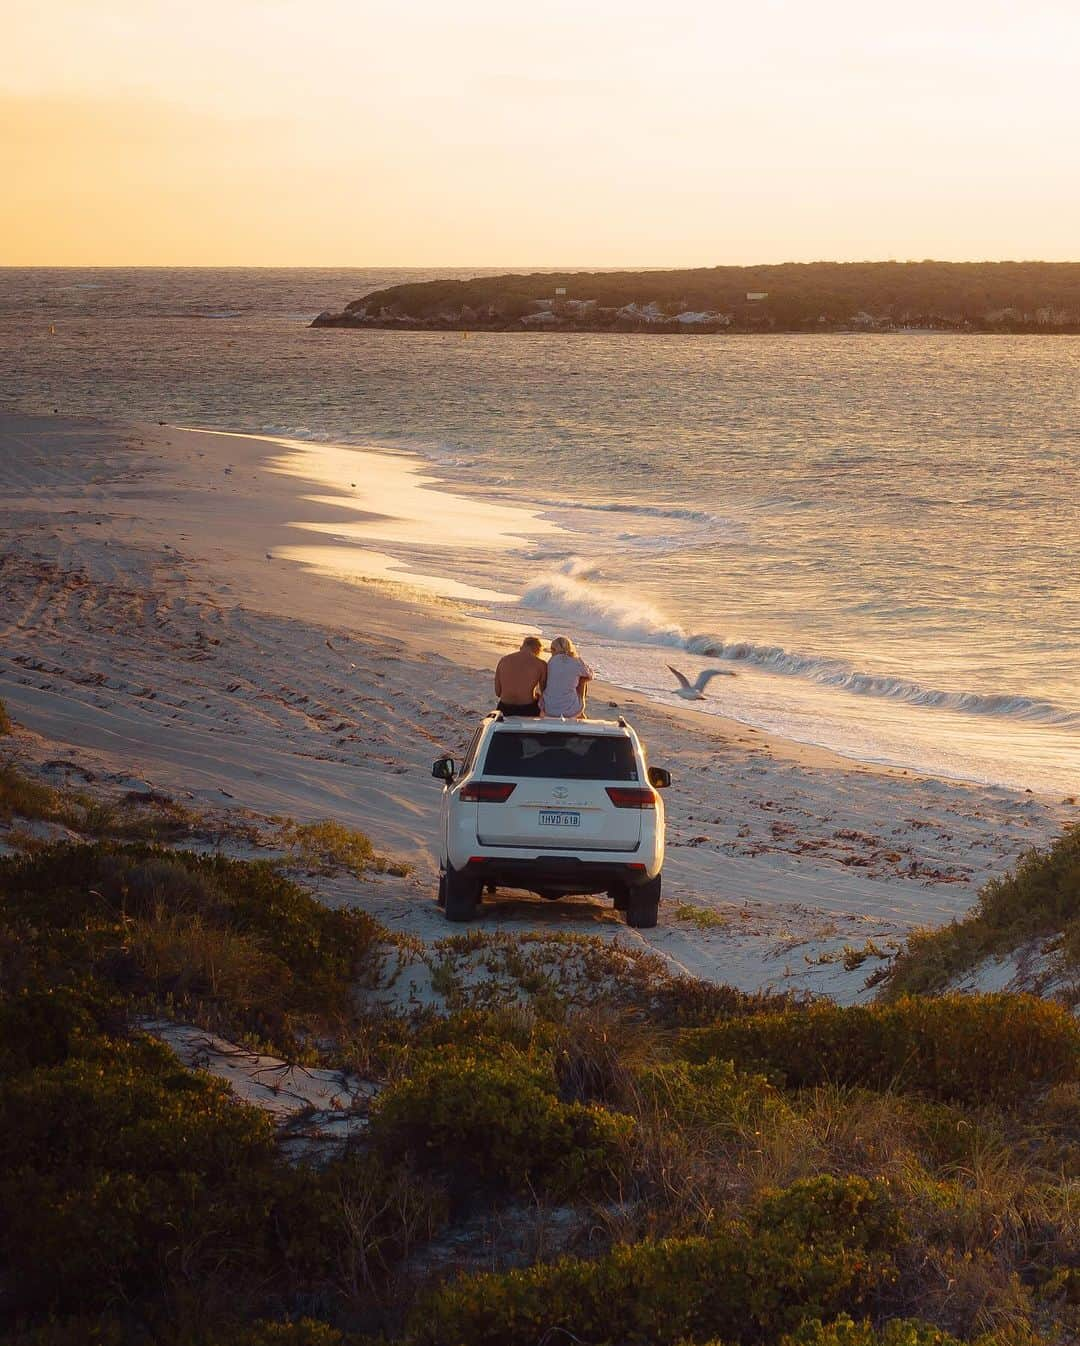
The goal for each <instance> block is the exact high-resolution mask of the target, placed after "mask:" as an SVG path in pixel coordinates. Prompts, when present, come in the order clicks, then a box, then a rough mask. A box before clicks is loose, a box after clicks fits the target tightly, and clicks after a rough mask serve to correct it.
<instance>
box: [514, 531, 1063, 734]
mask: <svg viewBox="0 0 1080 1346" xmlns="http://www.w3.org/2000/svg"><path fill="white" fill-rule="evenodd" d="M579 567H580V568H579ZM595 574H596V572H595V570H591V569H590V568H589V567H588V565H587V564H586V563H583V562H580V561H579V560H578V558H576V557H573V558H570V559H569V560H568V561H566V562H564V563H563V565H562V566H560V567H559V570H558V571H557V572H552V573H548V574H546V575H542V576H541V577H540V578H539V579H538V580H537V581H536V582H535V583H534V584H532V585H530V586H529V588H528V589H526V590H525V592H524V594H522V596H521V598H520V600H519V602H520V604H521V606H522V607H527V608H537V609H540V610H542V611H545V612H548V613H551V614H552V615H557V616H560V617H565V618H566V619H568V620H569V621H571V622H573V623H575V624H576V625H578V626H583V627H585V628H587V629H588V630H590V631H592V632H594V633H595V634H596V635H602V636H607V637H609V638H612V639H615V640H625V641H632V642H635V643H637V644H644V645H661V646H665V647H667V648H669V649H684V650H687V651H689V652H690V653H692V654H697V655H700V656H701V657H703V658H706V659H722V660H724V661H726V662H729V663H745V664H749V665H751V666H753V667H755V668H760V669H763V670H765V671H767V672H770V673H781V674H785V675H787V676H789V677H800V678H806V679H808V680H810V681H812V682H816V683H818V684H819V685H821V686H824V687H835V688H837V689H838V690H841V691H845V692H852V693H855V694H856V695H859V696H876V697H883V698H887V699H888V700H892V701H904V702H906V703H907V704H909V705H912V706H926V707H931V708H934V709H941V710H952V711H959V712H961V713H963V714H968V715H990V716H1000V717H1003V718H1008V719H1017V720H1028V721H1033V722H1037V723H1041V724H1052V725H1077V724H1080V714H1077V713H1076V712H1073V711H1069V710H1065V709H1063V708H1062V707H1060V706H1056V705H1054V704H1053V702H1050V701H1046V700H1043V699H1040V698H1038V697H1030V696H1024V695H1022V694H1020V693H1008V692H998V693H982V692H955V691H946V690H943V689H940V688H935V687H926V686H924V685H923V684H922V683H919V682H915V681H913V680H912V679H910V678H903V677H899V676H893V675H890V674H885V673H863V672H860V671H859V670H858V669H856V668H853V667H852V666H851V665H850V664H849V663H847V662H846V661H844V660H841V659H834V658H829V657H828V656H825V655H812V654H799V653H798V652H796V651H792V650H787V649H785V648H784V647H783V646H782V645H765V644H758V643H756V642H754V641H750V640H728V639H727V638H725V637H723V636H717V635H712V634H706V633H699V634H692V633H689V632H687V631H685V630H684V629H683V628H682V627H681V626H680V625H679V624H678V623H677V622H673V621H671V620H670V619H669V618H668V617H666V616H665V615H664V613H662V612H661V611H660V610H659V609H658V608H656V607H654V606H653V605H652V604H650V603H642V602H639V601H635V600H630V599H627V598H623V597H620V596H619V595H617V594H612V593H610V592H608V591H605V590H604V589H602V588H601V587H599V586H597V585H590V584H588V583H587V582H585V581H587V579H588V578H589V577H590V576H595Z"/></svg>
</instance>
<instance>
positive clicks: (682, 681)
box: [668, 664, 735, 701]
mask: <svg viewBox="0 0 1080 1346" xmlns="http://www.w3.org/2000/svg"><path fill="white" fill-rule="evenodd" d="M668 668H669V669H671V672H672V673H674V674H675V676H676V677H677V678H678V679H679V685H678V687H677V688H676V689H675V695H676V696H681V697H682V698H683V700H684V701H704V700H705V688H706V686H707V684H708V683H709V682H710V681H711V680H712V679H713V678H733V677H734V676H735V674H734V673H733V672H732V671H731V669H730V668H703V669H702V670H701V672H700V673H699V674H698V675H697V679H696V680H695V681H694V682H691V681H690V679H689V678H688V677H687V676H686V674H685V673H680V672H679V670H678V669H677V668H672V667H671V665H670V664H668Z"/></svg>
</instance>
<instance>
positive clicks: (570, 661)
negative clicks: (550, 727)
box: [540, 636, 593, 720]
mask: <svg viewBox="0 0 1080 1346" xmlns="http://www.w3.org/2000/svg"><path fill="white" fill-rule="evenodd" d="M592 676H593V671H592V669H591V668H590V667H589V665H588V664H587V663H586V662H585V660H584V659H582V658H581V657H580V656H579V655H578V652H577V650H575V649H574V642H573V641H572V640H571V639H570V637H569V636H556V637H555V639H554V640H553V641H552V642H551V658H550V659H549V660H548V675H547V686H546V687H545V688H544V694H543V696H542V697H541V698H540V710H541V712H542V713H543V714H544V715H550V716H554V717H555V718H556V719H558V718H559V717H562V718H564V719H567V720H583V719H584V718H585V687H586V684H587V683H588V682H589V680H590V678H592Z"/></svg>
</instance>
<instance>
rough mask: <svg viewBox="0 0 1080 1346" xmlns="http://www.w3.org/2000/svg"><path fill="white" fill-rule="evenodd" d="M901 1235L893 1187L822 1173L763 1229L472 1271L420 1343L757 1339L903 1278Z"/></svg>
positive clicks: (432, 1308) (760, 1217)
mask: <svg viewBox="0 0 1080 1346" xmlns="http://www.w3.org/2000/svg"><path fill="white" fill-rule="evenodd" d="M770 1203H771V1204H770ZM815 1211H816V1213H815ZM770 1220H773V1221H775V1224H774V1227H771V1228H769V1227H767V1225H768V1222H769V1221H770ZM807 1232H809V1234H810V1236H811V1241H807V1239H806V1237H805V1235H806V1233H807ZM897 1238H899V1225H898V1222H897V1221H896V1219H895V1217H894V1216H892V1215H890V1214H889V1201H888V1197H887V1195H886V1194H885V1193H884V1191H883V1190H882V1189H880V1188H875V1187H873V1186H872V1185H871V1184H868V1183H865V1182H861V1181H860V1180H858V1179H853V1180H849V1181H847V1182H840V1181H837V1180H835V1179H830V1178H823V1179H820V1180H819V1181H818V1182H817V1183H816V1184H814V1185H801V1186H800V1188H799V1189H798V1190H797V1191H794V1190H793V1192H792V1194H791V1195H790V1196H787V1197H786V1196H785V1194H783V1193H776V1194H773V1195H772V1196H770V1197H769V1198H768V1201H767V1202H766V1203H763V1205H762V1206H761V1208H760V1209H759V1211H758V1212H757V1214H756V1217H755V1220H754V1223H753V1224H752V1225H750V1226H734V1227H732V1228H731V1229H728V1230H724V1231H723V1232H721V1233H719V1234H718V1235H717V1236H716V1237H713V1238H690V1239H667V1240H664V1241H661V1242H651V1241H648V1242H644V1243H637V1244H633V1245H622V1246H619V1247H616V1248H614V1249H613V1250H612V1251H611V1252H610V1253H609V1254H607V1255H606V1256H605V1257H602V1258H600V1259H598V1260H597V1261H594V1262H584V1261H578V1260H576V1259H571V1258H564V1259H563V1260H562V1261H559V1262H556V1263H554V1264H551V1265H547V1266H536V1267H532V1268H530V1269H528V1270H522V1271H510V1272H506V1273H504V1274H501V1275H484V1276H474V1277H466V1278H463V1279H462V1280H460V1281H458V1282H457V1283H455V1284H454V1285H452V1286H449V1287H447V1288H445V1289H443V1290H441V1291H438V1292H437V1293H436V1294H435V1295H434V1296H432V1297H431V1299H429V1300H428V1301H426V1302H425V1303H424V1304H423V1305H421V1307H420V1308H419V1310H418V1311H417V1313H416V1315H415V1317H414V1326H413V1332H412V1336H411V1337H410V1341H411V1342H412V1343H414V1344H415V1346H444V1344H445V1343H447V1342H455V1343H456V1342H468V1343H469V1344H470V1346H502V1344H503V1343H506V1342H512V1341H540V1340H542V1339H544V1337H545V1333H551V1334H552V1338H551V1339H554V1337H555V1336H556V1335H557V1334H558V1330H561V1331H562V1332H563V1333H565V1334H566V1336H567V1339H568V1340H572V1339H575V1338H577V1339H580V1340H585V1341H589V1342H590V1343H592V1344H593V1346H600V1343H603V1344H604V1346H607V1344H608V1343H612V1344H614V1343H619V1346H621V1344H622V1343H627V1342H637V1343H645V1342H648V1343H655V1346H665V1343H674V1342H677V1341H679V1340H680V1339H686V1340H688V1341H690V1342H698V1341H706V1340H708V1339H709V1338H710V1337H718V1338H720V1339H721V1340H722V1341H726V1342H731V1343H743V1344H745V1346H752V1344H753V1343H760V1342H766V1341H769V1340H771V1339H773V1338H774V1337H775V1336H776V1335H778V1334H780V1333H783V1332H789V1331H792V1330H793V1329H795V1328H797V1327H798V1326H799V1325H800V1324H801V1323H802V1322H804V1321H805V1320H806V1319H808V1318H821V1319H823V1318H827V1317H832V1316H834V1315H835V1314H837V1313H840V1312H841V1311H849V1312H850V1311H852V1310H857V1309H858V1308H860V1307H861V1306H862V1305H863V1304H865V1303H866V1302H867V1300H868V1298H869V1297H870V1296H871V1295H872V1294H873V1292H874V1291H875V1290H876V1289H878V1288H879V1287H880V1286H881V1285H883V1284H884V1283H886V1282H888V1281H890V1280H892V1279H893V1278H894V1275H895V1270H894V1266H893V1263H892V1258H891V1250H890V1248H889V1246H888V1245H889V1243H890V1240H893V1241H895V1240H896V1239H897Z"/></svg>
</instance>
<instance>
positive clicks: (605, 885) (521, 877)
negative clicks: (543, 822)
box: [460, 855, 652, 897]
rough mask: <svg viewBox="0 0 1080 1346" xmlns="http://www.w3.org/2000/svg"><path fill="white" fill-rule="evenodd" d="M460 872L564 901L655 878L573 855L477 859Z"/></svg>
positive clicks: (641, 868)
mask: <svg viewBox="0 0 1080 1346" xmlns="http://www.w3.org/2000/svg"><path fill="white" fill-rule="evenodd" d="M460 872H461V873H463V874H468V875H469V877H470V878H476V879H478V880H479V881H480V882H481V883H492V884H497V885H499V886H500V887H504V888H525V889H527V890H528V891H529V892H533V893H548V894H552V895H554V896H560V897H569V896H570V895H571V894H577V893H603V892H606V891H607V890H608V889H609V888H612V887H615V886H616V885H624V886H626V887H627V888H635V887H637V885H638V884H641V883H648V881H649V879H650V877H652V876H650V874H649V871H648V868H647V867H646V866H645V865H643V864H641V863H640V862H633V863H632V862H629V861H618V860H581V859H578V857H577V856H571V855H538V856H536V857H535V858H529V859H524V858H520V857H513V858H512V857H509V856H506V857H503V856H499V855H474V856H472V857H471V858H470V859H469V861H468V862H467V863H466V864H465V865H464V866H463V867H462V869H461V871H460Z"/></svg>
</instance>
